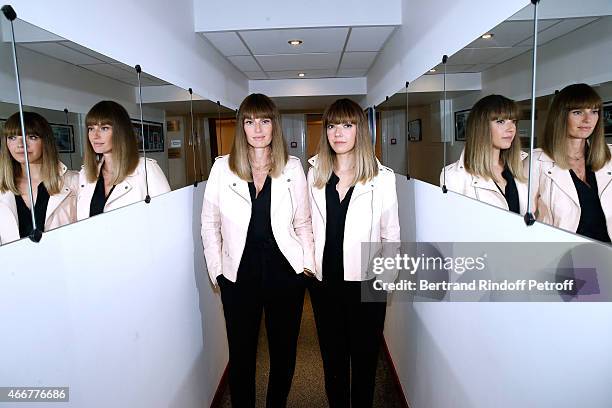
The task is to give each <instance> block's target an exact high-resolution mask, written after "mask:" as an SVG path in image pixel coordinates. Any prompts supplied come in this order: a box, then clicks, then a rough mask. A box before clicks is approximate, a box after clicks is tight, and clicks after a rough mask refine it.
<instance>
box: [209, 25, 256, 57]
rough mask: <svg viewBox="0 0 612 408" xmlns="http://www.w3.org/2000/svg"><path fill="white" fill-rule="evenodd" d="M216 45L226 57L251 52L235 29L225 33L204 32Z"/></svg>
mask: <svg viewBox="0 0 612 408" xmlns="http://www.w3.org/2000/svg"><path fill="white" fill-rule="evenodd" d="M202 35H203V36H204V37H206V38H207V39H208V41H210V42H211V43H212V45H214V46H215V47H216V48H217V49H218V50H219V51H220V52H221V54H223V55H225V56H226V57H231V56H234V55H250V54H251V53H250V52H249V50H248V49H247V47H245V46H244V43H243V42H242V41H241V40H240V37H238V35H237V34H236V32H234V31H228V32H223V33H205V34H202Z"/></svg>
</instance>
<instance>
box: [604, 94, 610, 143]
mask: <svg viewBox="0 0 612 408" xmlns="http://www.w3.org/2000/svg"><path fill="white" fill-rule="evenodd" d="M603 124H604V135H605V136H606V142H608V143H612V101H608V102H606V103H604V104H603Z"/></svg>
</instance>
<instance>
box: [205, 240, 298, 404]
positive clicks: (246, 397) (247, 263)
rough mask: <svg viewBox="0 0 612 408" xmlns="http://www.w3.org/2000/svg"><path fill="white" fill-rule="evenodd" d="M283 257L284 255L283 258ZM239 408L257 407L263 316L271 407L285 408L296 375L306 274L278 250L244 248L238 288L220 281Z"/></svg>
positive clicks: (231, 373) (234, 397)
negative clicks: (260, 334)
mask: <svg viewBox="0 0 612 408" xmlns="http://www.w3.org/2000/svg"><path fill="white" fill-rule="evenodd" d="M279 255H280V256H279ZM217 281H218V282H219V286H220V288H221V301H222V303H223V313H224V315H225V327H226V329H227V340H228V345H229V386H230V393H231V400H232V407H234V408H243V407H245V408H252V407H254V406H255V366H256V357H257V341H258V339H259V326H260V324H261V315H262V311H265V326H266V332H267V337H268V350H269V353H270V375H269V379H268V391H267V396H266V407H269V408H275V407H285V406H286V405H287V396H288V395H289V391H290V389H291V381H292V379H293V372H294V370H295V356H296V348H297V339H298V335H299V332H300V324H301V319H302V308H303V305H304V281H305V278H304V277H303V274H299V275H298V274H296V273H295V271H294V270H293V269H292V268H291V266H290V265H289V263H288V262H287V260H286V259H285V258H284V256H282V253H280V251H278V252H277V253H276V251H274V250H272V251H267V252H266V251H264V252H262V251H261V248H256V249H249V248H245V253H244V254H243V258H242V260H241V264H240V268H239V270H238V278H237V281H236V283H232V282H231V281H229V280H228V279H226V278H224V277H223V276H220V277H219V278H218V279H217Z"/></svg>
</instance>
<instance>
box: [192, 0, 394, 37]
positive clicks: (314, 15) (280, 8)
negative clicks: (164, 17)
mask: <svg viewBox="0 0 612 408" xmlns="http://www.w3.org/2000/svg"><path fill="white" fill-rule="evenodd" d="M193 3H194V16H195V17H194V20H195V30H196V31H231V30H260V29H266V28H308V27H323V26H336V27H338V26H360V25H368V26H371V25H398V24H401V23H402V20H401V17H402V16H401V3H402V0H385V6H384V7H376V6H375V5H374V4H372V2H371V1H368V0H334V1H327V0H311V1H309V2H305V3H296V2H287V1H284V0H268V1H266V2H265V3H259V2H253V1H249V0H237V1H234V2H232V7H228V6H227V4H226V3H224V2H210V1H205V0H193Z"/></svg>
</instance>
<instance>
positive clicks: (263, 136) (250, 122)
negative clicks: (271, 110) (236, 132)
mask: <svg viewBox="0 0 612 408" xmlns="http://www.w3.org/2000/svg"><path fill="white" fill-rule="evenodd" d="M242 126H243V127H244V133H245V134H246V138H247V143H248V144H249V146H251V147H255V148H257V147H259V148H261V147H267V146H269V145H270V143H272V119H270V118H253V119H250V118H245V119H244V123H243V124H242Z"/></svg>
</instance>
